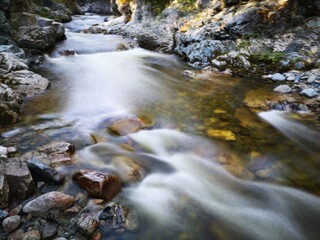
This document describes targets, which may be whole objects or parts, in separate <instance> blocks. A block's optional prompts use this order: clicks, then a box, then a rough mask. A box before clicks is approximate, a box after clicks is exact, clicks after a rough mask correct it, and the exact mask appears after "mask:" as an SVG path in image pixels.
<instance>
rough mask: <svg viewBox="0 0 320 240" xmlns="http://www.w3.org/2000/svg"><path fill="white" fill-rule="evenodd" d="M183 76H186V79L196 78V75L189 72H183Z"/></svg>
mask: <svg viewBox="0 0 320 240" xmlns="http://www.w3.org/2000/svg"><path fill="white" fill-rule="evenodd" d="M183 76H186V77H188V78H194V77H195V76H196V74H195V73H194V72H192V71H190V70H184V71H183Z"/></svg>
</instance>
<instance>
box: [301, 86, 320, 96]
mask: <svg viewBox="0 0 320 240" xmlns="http://www.w3.org/2000/svg"><path fill="white" fill-rule="evenodd" d="M300 94H301V95H303V96H306V97H308V98H313V97H316V96H317V95H318V93H317V92H316V91H315V90H314V89H313V88H307V89H304V90H302V91H301V92H300Z"/></svg>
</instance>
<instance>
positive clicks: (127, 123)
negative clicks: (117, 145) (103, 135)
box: [109, 118, 146, 136]
mask: <svg viewBox="0 0 320 240" xmlns="http://www.w3.org/2000/svg"><path fill="white" fill-rule="evenodd" d="M145 127H146V125H145V124H144V123H143V122H142V120H141V119H139V118H125V119H120V120H117V121H115V122H113V123H112V124H111V125H110V126H109V130H110V131H111V132H113V133H115V134H117V135H120V136H124V135H128V134H130V133H134V132H138V131H139V130H141V129H143V128H145Z"/></svg>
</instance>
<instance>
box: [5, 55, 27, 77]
mask: <svg viewBox="0 0 320 240" xmlns="http://www.w3.org/2000/svg"><path fill="white" fill-rule="evenodd" d="M28 69H29V68H28V66H27V65H26V64H25V63H24V62H22V61H21V60H20V59H18V58H16V57H15V56H14V55H12V54H10V53H4V52H0V74H6V73H8V72H11V71H18V70H28Z"/></svg>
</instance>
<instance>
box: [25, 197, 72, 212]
mask: <svg viewBox="0 0 320 240" xmlns="http://www.w3.org/2000/svg"><path fill="white" fill-rule="evenodd" d="M73 204H74V197H72V196H70V195H67V194H64V193H61V192H49V193H46V194H44V195H41V196H39V197H37V198H36V199H34V200H32V201H30V202H28V203H27V204H26V205H25V206H24V207H23V211H24V212H25V213H31V214H32V215H35V216H41V215H43V214H45V213H47V212H48V211H50V210H52V209H67V208H69V207H70V206H72V205H73Z"/></svg>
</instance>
